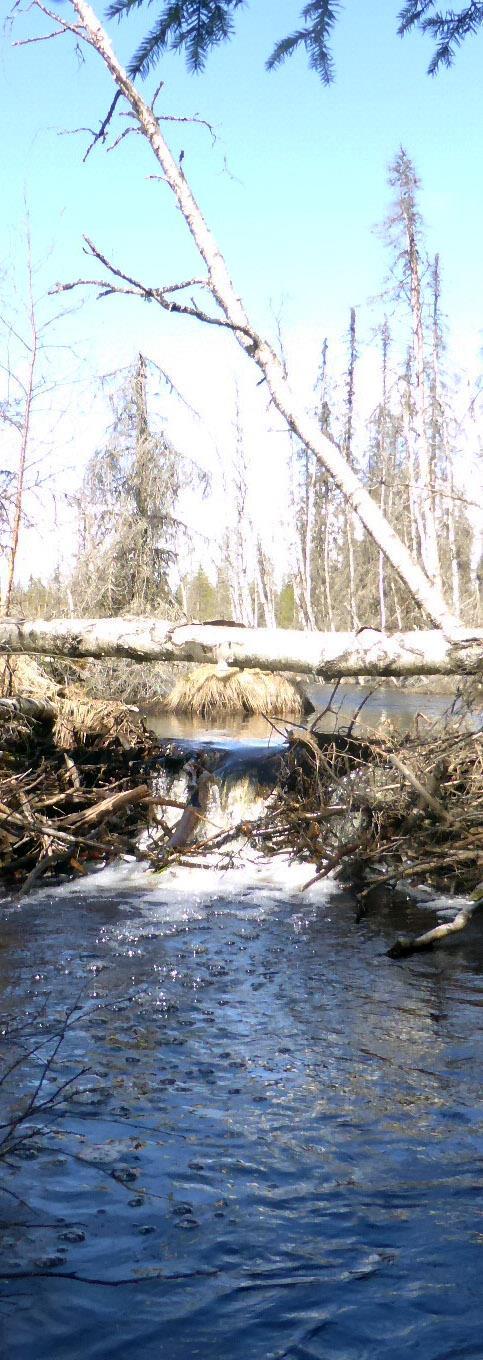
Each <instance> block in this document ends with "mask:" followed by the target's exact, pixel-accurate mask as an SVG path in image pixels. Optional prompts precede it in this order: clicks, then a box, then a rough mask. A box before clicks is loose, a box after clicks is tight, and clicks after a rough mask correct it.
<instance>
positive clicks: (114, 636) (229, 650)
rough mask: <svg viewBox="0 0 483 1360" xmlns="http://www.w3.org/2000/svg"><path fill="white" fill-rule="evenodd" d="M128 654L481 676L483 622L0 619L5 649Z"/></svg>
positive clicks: (316, 670) (335, 671)
mask: <svg viewBox="0 0 483 1360" xmlns="http://www.w3.org/2000/svg"><path fill="white" fill-rule="evenodd" d="M2 652H3V653H7V654H9V653H12V652H21V653H35V654H36V655H38V656H63V657H66V656H71V657H87V656H90V657H130V658H131V659H132V660H134V661H194V662H197V661H203V662H205V663H206V662H219V661H225V662H227V663H228V665H233V666H239V667H241V668H245V667H260V669H261V670H268V671H270V670H275V671H295V672H297V671H298V672H299V673H300V674H309V675H310V674H315V675H320V676H326V677H328V678H329V677H330V678H332V677H334V676H354V675H379V676H384V675H436V674H437V675H459V674H467V675H476V674H481V673H482V672H483V628H479V629H478V628H476V629H472V630H470V629H464V628H459V629H457V630H455V633H454V635H453V638H452V639H451V640H449V639H448V638H447V637H445V635H444V633H442V632H439V631H427V632H412V633H392V634H388V633H386V634H385V633H379V632H378V631H377V630H376V629H372V628H364V629H362V630H361V632H360V633H356V634H354V633H318V632H299V631H297V630H295V629H289V628H267V629H263V628H237V627H230V628H228V627H218V626H215V625H212V624H201V623H188V624H173V623H171V622H169V621H166V620H163V619H140V618H113V619H48V620H45V619H34V620H28V619H27V620H25V619H10V618H3V619H0V653H2Z"/></svg>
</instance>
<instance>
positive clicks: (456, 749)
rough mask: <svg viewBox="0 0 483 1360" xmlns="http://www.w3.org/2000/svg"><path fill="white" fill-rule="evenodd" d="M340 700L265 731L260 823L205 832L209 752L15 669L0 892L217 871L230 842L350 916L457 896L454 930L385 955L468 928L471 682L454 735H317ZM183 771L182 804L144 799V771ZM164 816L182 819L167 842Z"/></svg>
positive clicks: (481, 833)
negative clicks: (276, 862) (269, 742)
mask: <svg viewBox="0 0 483 1360" xmlns="http://www.w3.org/2000/svg"><path fill="white" fill-rule="evenodd" d="M7 672H8V674H7ZM72 674H74V672H72ZM71 680H72V676H71ZM438 687H439V680H438ZM6 689H10V693H9V694H6V695H5V690H6ZM337 690H338V685H337V684H336V685H335V686H334V687H333V690H332V694H331V696H330V698H329V701H328V703H327V705H326V707H325V709H323V710H322V711H317V712H316V713H315V715H313V716H311V717H310V718H309V719H306V720H305V725H303V724H302V723H301V721H300V712H299V713H298V714H296V715H295V720H294V722H293V724H292V725H291V724H290V722H287V718H286V715H285V717H284V718H283V723H282V724H281V726H277V721H276V718H274V719H273V726H274V728H275V730H276V731H277V732H278V733H280V732H281V733H282V735H284V736H285V738H286V739H285V741H284V742H283V744H282V745H281V746H279V747H278V748H277V750H276V752H275V753H274V752H272V755H271V776H270V785H269V787H267V788H266V789H265V793H266V795H267V796H266V799H265V803H264V808H263V811H262V813H261V815H260V816H258V817H257V818H256V819H255V820H253V821H250V820H242V821H240V822H238V823H237V825H235V826H229V827H227V828H223V829H221V830H220V829H219V827H218V828H217V829H216V830H215V834H213V825H212V824H211V823H210V817H209V814H208V811H207V806H208V805H207V798H208V794H209V790H210V787H215V786H217V785H218V780H217V764H218V763H219V759H220V752H219V750H217V748H216V747H213V746H212V747H210V745H209V743H208V745H207V747H206V750H205V749H203V747H202V746H201V747H200V744H199V743H198V744H197V743H196V742H193V743H192V749H191V750H189V742H186V741H185V742H176V740H170V739H167V738H164V739H163V738H158V737H156V736H155V734H154V733H153V732H151V731H150V730H149V725H148V723H147V722H146V720H145V719H144V718H143V717H141V715H140V714H139V712H138V711H136V710H135V709H134V708H133V707H132V706H129V705H127V704H126V703H123V702H122V701H120V700H119V701H106V700H100V699H96V698H93V697H91V696H90V695H89V694H88V693H87V691H86V687H85V684H84V685H82V684H80V683H79V673H77V675H76V676H75V683H74V684H72V683H70V684H69V683H65V680H64V683H63V684H60V683H59V680H58V679H57V680H55V679H54V678H53V674H52V673H50V674H49V671H48V669H47V668H41V667H40V666H39V665H38V664H37V662H35V661H33V660H32V659H31V658H24V657H21V658H16V659H14V660H12V659H11V660H10V661H9V662H8V663H5V665H4V674H3V691H4V698H3V699H2V701H1V704H0V711H1V714H2V719H3V724H2V725H3V733H2V742H1V754H0V882H1V883H2V885H3V888H4V890H5V891H6V892H8V893H13V894H14V895H15V894H18V895H19V896H24V895H25V894H26V893H28V892H29V891H30V890H31V889H32V888H33V887H35V886H38V885H39V883H41V882H42V883H43V884H47V883H51V884H53V883H57V882H59V881H61V880H62V879H64V878H65V877H66V876H67V877H69V878H72V877H76V876H81V875H82V876H84V875H85V874H86V873H88V872H90V871H91V870H92V869H95V868H96V867H101V866H102V865H103V864H105V863H107V862H109V861H111V860H113V859H116V858H119V857H120V856H123V855H129V856H135V857H137V858H139V859H140V860H143V861H145V862H146V861H147V862H148V863H149V864H150V866H151V868H153V869H154V870H156V871H158V872H162V871H163V870H164V869H165V868H166V867H168V866H173V865H174V864H182V865H183V866H184V865H190V864H195V863H196V864H197V865H199V863H200V861H201V862H203V861H206V857H207V856H210V855H212V854H213V853H216V855H217V856H219V857H220V862H221V863H223V862H224V859H225V858H226V857H229V856H233V853H235V852H236V849H237V847H238V848H239V846H240V843H242V844H243V845H247V846H249V847H251V848H252V849H254V850H256V851H257V852H260V853H264V854H267V855H270V856H273V855H277V854H281V853H283V854H286V855H287V854H288V855H290V856H291V857H296V858H298V859H299V860H300V861H302V862H304V861H306V862H307V881H306V883H305V888H308V887H309V886H310V885H311V884H312V883H314V882H315V881H317V880H319V879H322V878H324V877H327V876H328V875H329V874H330V875H332V876H333V877H335V878H336V879H338V880H342V881H343V882H344V883H345V884H347V885H349V887H350V889H351V891H352V892H353V893H354V896H355V899H356V903H357V910H356V916H357V919H360V918H361V916H362V915H364V913H365V912H366V911H367V910H368V908H369V906H372V905H373V904H374V903H377V901H378V900H381V899H384V898H386V899H387V897H388V895H389V896H390V895H392V894H394V893H395V892H398V891H400V890H401V888H406V889H408V890H412V889H414V888H415V887H416V886H417V887H418V888H419V887H421V886H422V887H423V888H425V889H427V890H428V889H429V890H430V892H431V891H432V892H434V894H435V895H437V894H441V893H443V894H447V895H450V896H453V895H454V896H455V897H457V898H459V897H461V896H463V897H465V898H468V899H469V901H468V903H467V905H466V906H464V905H463V907H462V908H461V904H459V906H460V908H461V909H460V911H459V913H457V915H458V919H460V924H459V925H458V924H455V922H453V923H452V924H451V923H449V925H448V929H446V927H444V928H440V927H437V928H436V934H434V932H429V935H428V933H426V936H427V943H426V944H422V943H419V944H418V943H417V941H414V940H412V941H411V940H410V941H407V940H404V939H399V940H397V941H396V943H395V945H394V949H393V953H394V956H397V957H399V956H401V955H402V954H404V953H409V952H412V949H413V948H417V947H431V945H432V944H433V943H436V942H437V941H438V940H439V939H440V938H444V936H445V935H446V934H448V933H450V932H454V930H457V929H462V928H464V926H465V925H466V924H467V922H468V921H469V920H470V919H471V917H472V915H473V913H474V911H475V910H476V909H477V907H478V900H479V893H481V880H482V878H483V869H482V861H483V815H482V814H483V742H482V721H481V711H480V713H479V714H478V702H479V700H478V685H477V682H475V681H466V683H465V686H463V688H462V692H461V696H460V706H459V710H460V711H459V713H458V715H456V714H454V715H453V718H452V721H451V722H449V723H447V724H442V723H441V722H439V720H436V721H435V722H433V723H428V724H427V725H426V726H425V728H424V730H423V732H422V733H421V732H420V731H417V732H414V731H413V732H410V733H406V734H405V735H400V734H398V733H397V732H396V731H395V730H394V729H393V728H392V727H390V726H388V725H386V727H383V728H382V729H381V730H379V729H377V730H375V731H374V732H373V733H369V732H368V731H364V732H363V733H361V732H360V731H359V729H358V728H357V726H356V718H357V716H358V715H357V712H356V714H355V716H354V718H352V719H351V721H350V722H349V724H348V725H346V726H339V727H338V729H337V730H336V731H335V732H332V733H327V732H323V731H321V730H320V727H321V725H323V720H324V718H325V717H326V716H327V715H328V714H330V713H333V712H334V708H333V704H334V698H335V695H336V693H337ZM15 691H17V693H16V692H15ZM280 718H281V719H282V715H280ZM188 767H189V773H190V780H191V785H190V788H189V790H188V795H187V799H186V800H185V801H184V802H179V801H176V799H171V798H169V797H164V796H161V795H160V794H158V793H157V792H156V779H155V775H156V772H157V773H159V770H160V769H165V770H167V771H168V773H169V772H171V773H172V774H173V775H175V774H177V773H182V772H183V771H184V770H185V769H186V770H188ZM220 794H221V797H223V789H222V787H221V788H220V789H219V790H218V797H219V796H220ZM166 807H170V808H173V809H174V811H175V813H176V814H177V813H178V811H179V818H177V820H176V825H175V828H174V831H173V826H172V817H171V824H170V825H168V823H167V821H166V820H165V813H164V809H165V808H166ZM142 833H144V835H143V845H142V848H140V844H139V842H140V837H141V834H142ZM472 895H473V900H471V899H472ZM455 905H457V904H456V903H455ZM455 919H456V918H455ZM422 939H423V937H421V940H422Z"/></svg>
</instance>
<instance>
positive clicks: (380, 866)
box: [253, 727, 483, 899]
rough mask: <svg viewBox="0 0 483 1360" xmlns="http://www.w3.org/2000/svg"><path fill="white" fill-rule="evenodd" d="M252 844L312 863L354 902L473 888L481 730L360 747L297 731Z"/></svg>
mask: <svg viewBox="0 0 483 1360" xmlns="http://www.w3.org/2000/svg"><path fill="white" fill-rule="evenodd" d="M253 839H254V842H255V844H258V845H260V846H262V845H263V847H264V849H265V850H266V851H268V852H270V853H271V854H275V853H277V852H280V851H287V850H288V851H290V853H291V854H296V855H298V856H301V857H302V858H306V859H307V860H310V862H311V863H312V864H313V863H314V862H315V864H316V866H317V867H316V874H315V877H316V878H319V877H324V876H326V875H327V874H329V873H330V872H331V871H335V872H336V873H337V874H338V875H339V874H341V873H343V876H344V877H345V878H350V880H351V881H352V883H353V884H355V885H356V886H357V888H358V889H359V891H360V896H361V898H362V899H364V898H365V897H366V896H367V895H368V893H369V892H371V891H372V890H373V888H374V887H375V886H376V885H377V886H379V885H386V886H392V885H394V884H396V883H398V882H400V881H401V880H404V881H406V882H407V883H413V884H414V883H423V882H424V883H427V884H429V885H431V886H432V887H434V888H435V889H439V890H444V891H445V892H455V893H467V892H471V891H472V890H473V889H474V888H475V887H476V886H477V884H478V883H479V881H480V880H481V878H482V864H483V743H482V740H481V733H480V732H475V731H468V730H463V731H461V730H458V729H457V728H456V729H455V727H452V728H451V729H448V730H443V731H441V732H440V733H439V734H438V733H435V732H434V731H432V732H431V735H430V737H428V738H426V740H421V738H420V737H415V736H408V737H405V738H403V739H402V740H401V739H399V738H397V737H394V738H393V737H391V736H385V737H384V739H382V738H380V737H375V738H374V739H369V738H367V739H365V740H364V741H361V740H360V739H356V738H354V737H353V736H347V737H344V736H341V735H335V736H333V737H321V736H318V737H314V735H312V734H310V733H300V734H299V735H297V736H294V737H292V739H291V741H290V747H289V752H288V755H287V758H286V762H285V770H284V773H283V775H282V779H281V781H280V785H279V788H278V790H277V794H276V797H275V799H274V800H273V802H272V803H271V806H270V808H269V810H268V812H267V815H266V817H265V818H264V820H263V822H262V823H258V824H257V826H256V828H254V832H253ZM313 881H314V875H313V873H311V874H310V875H308V877H307V886H308V885H309V883H310V882H313Z"/></svg>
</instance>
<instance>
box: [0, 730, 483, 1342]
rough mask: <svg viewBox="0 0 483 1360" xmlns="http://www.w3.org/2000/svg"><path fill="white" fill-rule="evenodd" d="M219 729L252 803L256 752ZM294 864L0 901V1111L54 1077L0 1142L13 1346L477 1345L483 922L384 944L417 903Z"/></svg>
mask: <svg viewBox="0 0 483 1360" xmlns="http://www.w3.org/2000/svg"><path fill="white" fill-rule="evenodd" d="M220 741H221V737H220ZM224 741H225V751H224V755H223V756H221V757H220V758H221V759H222V761H223V759H224V761H225V767H224V768H225V779H226V780H227V783H228V785H229V789H230V792H229V794H227V795H226V797H225V802H224V813H223V815H224V816H225V818H227V817H229V816H230V815H233V817H235V818H236V817H238V816H239V813H240V808H242V807H243V808H244V815H249V813H250V810H252V811H253V801H254V797H255V792H256V790H255V789H254V787H253V774H254V770H256V768H257V766H258V768H259V771H260V775H261V777H262V778H264V777H265V776H266V775H267V761H266V751H265V749H264V748H263V747H261V746H257V745H256V744H255V743H253V744H252V745H248V746H246V745H245V747H244V748H243V749H240V748H237V747H232V748H231V749H230V744H229V743H227V742H226V737H225V738H224ZM230 771H231V774H230ZM248 776H249V777H250V778H248ZM250 781H251V782H250ZM258 793H260V790H258ZM250 802H251V807H250V805H249V804H250ZM307 877H308V874H307V866H306V865H305V866H303V867H301V866H299V865H296V864H289V863H288V862H287V861H286V860H275V861H268V862H267V861H264V860H262V859H261V858H259V857H258V856H256V855H254V854H252V853H250V855H248V854H247V852H246V851H245V852H242V853H241V855H240V857H238V858H237V857H234V858H233V859H232V860H230V861H228V860H227V861H225V862H223V863H222V864H220V863H219V862H218V863H217V864H216V863H209V864H208V865H207V867H199V868H191V869H183V868H177V869H171V870H169V871H168V872H166V873H164V874H162V875H158V876H156V875H154V874H153V873H151V871H149V870H147V869H146V868H145V866H143V864H142V863H137V862H135V861H125V862H124V863H123V864H121V865H118V866H114V867H111V868H109V869H106V870H103V871H101V872H99V873H98V874H97V875H91V876H90V877H89V878H87V879H85V880H83V881H78V882H76V883H75V884H71V885H67V886H63V887H62V888H59V889H56V890H50V891H47V890H43V891H39V892H38V893H37V894H36V895H32V896H31V897H30V898H26V899H25V900H23V901H20V902H6V903H4V908H3V911H2V929H1V945H2V948H1V949H0V1008H1V1011H2V1016H3V1019H4V1026H5V1028H6V1030H7V1048H8V1050H9V1052H10V1056H11V1060H12V1061H16V1060H17V1059H20V1058H21V1061H19V1062H18V1065H17V1066H16V1067H15V1068H14V1070H13V1071H12V1072H11V1074H10V1077H9V1078H8V1080H7V1081H5V1082H4V1083H3V1085H2V1086H1V1087H0V1095H1V1096H2V1098H3V1111H4V1113H2V1114H1V1115H0V1119H1V1120H3V1121H6V1120H8V1119H12V1117H14V1115H15V1112H16V1111H17V1112H19V1111H20V1110H21V1108H22V1102H23V1107H25V1101H26V1099H27V1098H28V1095H29V1094H30V1095H31V1096H32V1095H33V1093H35V1090H36V1089H37V1088H39V1094H38V1096H37V1105H38V1103H39V1101H43V1100H48V1099H49V1097H50V1098H51V1097H53V1096H54V1095H55V1093H56V1092H57V1094H58V1105H57V1107H56V1105H55V1104H54V1106H53V1108H51V1106H50V1105H48V1104H47V1105H46V1106H45V1108H44V1109H43V1110H40V1111H39V1110H37V1113H35V1114H32V1115H31V1117H30V1119H29V1120H27V1132H30V1135H31V1136H30V1137H28V1138H27V1140H26V1141H19V1142H18V1145H17V1148H16V1150H15V1151H14V1153H13V1154H11V1155H10V1157H9V1158H8V1160H7V1162H6V1163H5V1162H2V1161H0V1212H1V1216H2V1222H3V1228H2V1241H1V1250H0V1325H2V1326H3V1334H4V1339H5V1342H6V1349H5V1354H9V1355H12V1356H14V1357H15V1360H77V1357H79V1360H80V1357H83V1360H187V1357H198V1358H199V1360H282V1358H283V1360H319V1358H320V1360H322V1358H324V1360H327V1358H329V1360H379V1358H380V1357H381V1358H382V1357H385V1360H387V1358H388V1357H389V1360H402V1358H403V1357H404V1360H406V1358H407V1357H410V1356H411V1357H421V1360H451V1357H475V1360H476V1357H478V1358H479V1360H481V1357H482V1356H483V1339H482V1318H481V1298H482V1280H483V1217H482V1212H481V1205H482V1194H481V1191H482V1180H483V1172H482V1161H481V1154H482V1137H481V1135H482V1123H483V1119H482V1089H483V1083H482V1053H483V1042H482V1023H481V1021H482V1017H483V1011H482V1004H483V981H482V979H483V928H482V925H481V924H480V923H479V922H478V921H477V920H475V923H474V925H473V926H472V927H471V934H470V933H468V934H467V935H463V936H461V937H455V943H453V944H452V945H450V946H449V947H448V948H446V949H440V950H439V951H435V952H434V953H433V954H428V955H421V956H419V957H418V956H415V957H414V958H412V959H409V960H405V961H400V962H395V961H393V960H390V959H389V958H388V957H387V954H386V951H387V949H388V947H389V945H390V944H391V942H392V940H393V939H394V935H395V933H396V932H397V931H399V930H400V929H401V928H406V927H408V926H409V928H411V929H415V928H418V927H421V928H424V927H425V925H426V924H430V923H433V921H434V919H435V912H434V904H431V903H429V902H424V901H423V900H421V901H420V902H419V903H415V902H413V903H404V902H402V903H399V904H397V905H396V904H395V903H394V902H392V901H391V902H389V903H386V905H385V906H384V907H383V908H382V907H381V908H380V909H379V910H378V911H377V913H376V912H374V914H373V915H371V916H368V917H366V918H365V919H364V920H363V921H362V923H361V924H359V925H356V924H355V912H354V905H355V904H354V900H353V899H352V897H351V895H350V893H344V892H343V891H342V889H341V888H340V887H337V886H336V885H335V884H334V883H333V882H332V883H331V882H330V881H329V882H328V881H325V882H324V883H323V884H318V885H315V886H314V887H313V888H311V889H309V891H308V892H306V893H301V892H300V886H301V884H302V883H303V882H305V881H306V879H307ZM437 905H438V907H439V909H440V910H441V911H443V912H444V909H445V907H447V905H448V904H447V903H446V904H445V903H444V902H443V901H440V902H439V904H437ZM66 1015H67V1016H68V1019H67V1023H66V1021H65V1017H66ZM62 1033H63V1038H62V1042H61V1043H59V1036H60V1035H61V1034H62ZM55 1036H57V1038H56V1037H55ZM29 1055H30V1056H29ZM49 1056H52V1062H51V1065H50V1067H49V1069H48V1071H47V1072H46V1071H45V1067H46V1060H47V1059H48V1058H49ZM43 1074H44V1080H43V1081H42V1084H41V1085H40V1087H39V1083H40V1080H41V1077H42V1075H43ZM65 1083H68V1084H67V1085H65ZM24 1132H25V1126H24V1125H22V1124H20V1125H19V1126H18V1133H17V1137H18V1139H19V1140H21V1137H22V1133H24ZM1 1137H2V1131H1V1130H0V1138H1Z"/></svg>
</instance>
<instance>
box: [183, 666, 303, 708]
mask: <svg viewBox="0 0 483 1360" xmlns="http://www.w3.org/2000/svg"><path fill="white" fill-rule="evenodd" d="M163 708H164V709H165V711H166V712H168V713H190V714H191V715H192V716H193V717H196V718H214V717H217V716H219V715H220V714H225V715H226V716H235V715H236V714H237V713H240V714H255V713H270V714H276V715H277V716H278V717H279V718H285V717H294V718H295V717H300V715H301V713H302V709H303V699H302V695H301V694H300V691H299V690H298V689H297V687H296V685H294V684H293V682H292V681H291V680H287V679H286V678H285V676H283V675H272V674H271V673H269V672H265V671H259V670H237V669H235V667H233V669H231V668H230V670H227V671H226V672H223V671H220V670H219V669H218V667H217V666H201V665H200V666H197V667H196V670H193V671H190V673H189V674H188V675H184V676H182V678H181V679H180V680H178V681H177V682H176V684H175V685H174V688H173V689H172V690H171V693H170V694H168V696H167V698H166V699H165V701H164V704H163Z"/></svg>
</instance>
